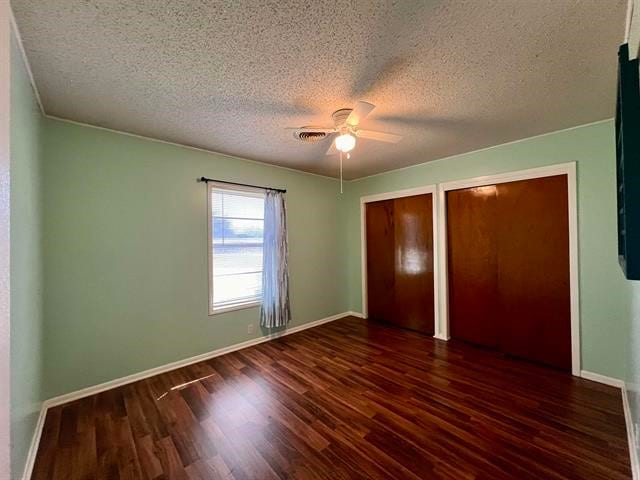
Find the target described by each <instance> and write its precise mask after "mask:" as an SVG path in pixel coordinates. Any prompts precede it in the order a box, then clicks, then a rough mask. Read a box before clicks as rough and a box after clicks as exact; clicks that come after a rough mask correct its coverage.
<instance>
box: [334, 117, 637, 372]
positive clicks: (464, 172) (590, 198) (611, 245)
mask: <svg viewBox="0 0 640 480" xmlns="http://www.w3.org/2000/svg"><path fill="white" fill-rule="evenodd" d="M613 128H614V127H613V121H605V122H600V123H597V124H592V125H588V126H583V127H579V128H575V129H572V130H565V131H560V132H555V133H552V134H549V135H544V136H540V137H534V138H531V139H527V140H523V141H520V142H516V143H511V144H507V145H502V146H497V147H493V148H490V149H486V150H482V151H477V152H472V153H468V154H464V155H458V156H456V157H451V158H447V159H443V160H439V161H434V162H429V163H425V164H422V165H418V166H415V167H410V168H406V169H402V170H395V171H392V172H388V173H385V174H381V175H377V176H373V177H369V178H365V179H362V180H358V181H354V182H351V183H349V186H348V190H347V205H346V207H345V208H346V209H347V212H346V215H347V219H348V220H347V231H346V236H347V258H348V282H349V299H350V302H349V305H350V309H351V310H354V311H361V309H362V298H361V297H362V295H361V274H360V268H361V262H360V258H361V253H360V197H362V196H364V195H370V194H374V193H382V192H390V191H394V190H401V189H405V188H412V187H417V186H421V185H428V184H433V183H439V182H446V181H451V180H460V179H465V178H473V177H478V176H482V175H490V174H496V173H502V172H511V171H516V170H523V169H527V168H534V167H540V166H544V165H551V164H557V163H565V162H571V161H576V162H577V176H578V209H579V211H578V223H579V226H578V228H579V242H580V245H579V263H580V310H581V334H582V368H583V369H584V370H589V371H592V372H596V373H600V374H603V375H609V376H612V377H616V378H624V371H625V367H624V363H625V359H624V348H621V346H624V345H625V344H626V333H627V328H628V323H629V322H628V318H627V316H626V314H625V311H626V307H625V303H626V301H627V293H626V290H627V287H626V286H625V284H624V279H623V276H622V273H621V272H620V268H619V267H618V263H617V254H616V248H617V247H616V206H615V149H614V131H613Z"/></svg>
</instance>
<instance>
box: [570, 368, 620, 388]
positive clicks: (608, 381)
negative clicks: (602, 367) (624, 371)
mask: <svg viewBox="0 0 640 480" xmlns="http://www.w3.org/2000/svg"><path fill="white" fill-rule="evenodd" d="M580 376H581V377H582V378H585V379H587V380H591V381H593V382H598V383H604V384H605V385H609V386H610V387H616V388H623V387H624V381H623V380H620V379H619V378H613V377H607V376H606V375H600V374H599V373H593V372H589V371H587V370H582V371H580Z"/></svg>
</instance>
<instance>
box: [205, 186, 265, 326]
mask: <svg viewBox="0 0 640 480" xmlns="http://www.w3.org/2000/svg"><path fill="white" fill-rule="evenodd" d="M209 201H210V205H209V208H210V210H209V212H210V214H209V231H210V235H211V236H210V239H211V241H210V245H209V276H210V278H209V313H210V314H214V313H220V312H223V311H227V310H235V309H238V308H246V307H249V306H254V305H257V304H259V303H260V301H261V299H262V245H263V228H264V193H263V192H257V191H253V190H251V191H249V190H242V189H241V188H240V187H234V188H231V189H230V188H226V187H220V186H218V185H216V184H210V185H209Z"/></svg>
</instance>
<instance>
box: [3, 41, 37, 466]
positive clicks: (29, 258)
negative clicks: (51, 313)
mask: <svg viewBox="0 0 640 480" xmlns="http://www.w3.org/2000/svg"><path fill="white" fill-rule="evenodd" d="M10 122H11V471H12V472H13V474H12V476H13V477H15V478H19V476H20V475H21V473H22V471H23V469H24V464H25V460H26V456H27V452H28V449H29V445H30V443H31V439H32V437H33V432H34V429H35V425H36V422H37V419H38V415H39V412H40V407H41V401H42V399H43V396H42V353H41V352H42V331H43V315H42V314H43V310H42V291H43V287H42V264H43V262H42V248H41V222H42V206H41V193H40V192H41V179H40V176H41V165H40V132H41V123H42V117H41V115H40V110H39V109H38V105H37V104H36V101H35V97H34V94H33V91H32V89H31V84H30V83H29V78H28V76H27V72H26V69H25V66H24V64H23V62H22V57H21V54H20V51H19V50H18V47H17V44H16V41H15V38H14V37H13V35H12V38H11V117H10Z"/></svg>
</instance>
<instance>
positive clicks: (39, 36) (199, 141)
mask: <svg viewBox="0 0 640 480" xmlns="http://www.w3.org/2000/svg"><path fill="white" fill-rule="evenodd" d="M12 5H13V9H14V13H15V16H16V19H17V23H18V26H19V28H20V30H21V33H22V37H23V41H24V45H25V48H26V51H27V56H28V58H29V60H30V62H31V66H32V69H33V73H34V77H35V81H36V84H37V86H38V89H39V91H40V94H41V96H42V100H43V104H44V108H45V110H46V112H47V113H48V114H50V115H54V116H59V117H63V118H67V119H72V120H76V121H80V122H86V123H89V124H93V125H98V126H103V127H108V128H113V129H116V130H122V131H126V132H131V133H137V134H140V135H145V136H150V137H155V138H159V139H163V140H168V141H173V142H177V143H183V144H187V145H192V146H197V147H201V148H206V149H210V150H215V151H219V152H223V153H228V154H232V155H237V156H241V157H246V158H250V159H254V160H259V161H264V162H268V163H272V164H277V165H282V166H287V167H291V168H296V169H300V170H305V171H309V172H315V173H320V174H325V175H331V176H336V175H337V174H338V161H337V158H336V157H327V156H326V155H325V154H324V152H325V151H326V149H327V147H328V142H329V140H323V141H321V142H319V143H316V144H308V143H302V142H299V141H296V140H295V139H294V138H293V136H292V134H291V131H286V130H285V129H284V128H285V127H298V126H304V125H319V126H324V125H329V126H331V124H332V123H331V117H330V115H331V113H332V112H333V111H334V110H337V109H339V108H349V107H351V106H352V105H353V104H354V102H355V101H356V100H359V99H362V100H366V101H369V102H372V103H374V104H376V105H377V107H378V108H376V110H374V112H373V113H372V114H371V115H370V116H369V118H367V119H366V121H365V122H364V123H363V127H364V128H368V129H372V130H381V131H388V132H392V133H398V134H401V135H404V140H403V141H402V142H400V143H399V144H397V145H391V144H381V143H378V142H373V141H371V140H361V141H359V142H358V143H359V144H358V146H357V147H356V149H355V150H354V152H353V155H352V158H351V159H350V160H348V161H346V162H345V176H346V178H358V177H362V176H366V175H370V174H373V173H377V172H382V171H386V170H391V169H395V168H399V167H403V166H407V165H411V164H416V163H422V162H425V161H428V160H433V159H437V158H442V157H446V156H449V155H453V154H458V153H462V152H466V151H471V150H476V149H479V148H483V147H487V146H491V145H496V144H500V143H504V142H508V141H512V140H516V139H520V138H525V137H529V136H533V135H536V134H541V133H546V132H550V131H554V130H558V129H562V128H567V127H571V126H575V125H580V124H584V123H588V122H592V121H596V120H601V119H604V118H608V117H611V116H613V114H614V105H615V102H614V100H615V83H616V80H615V79H616V61H617V55H616V51H617V47H618V45H619V44H620V43H622V41H623V36H624V30H625V29H624V24H625V13H626V6H627V5H626V1H625V0H607V1H602V0H583V1H579V2H578V1H569V0H536V1H530V0H468V1H455V2H454V1H398V2H392V1H383V2H381V1H364V0H363V1H345V0H339V1H315V2H308V1H302V0H298V1H292V0H279V1H225V2H213V1H196V0H192V1H158V0H137V1H135V0H128V1H127V0H37V1H36V0H13V1H12Z"/></svg>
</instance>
